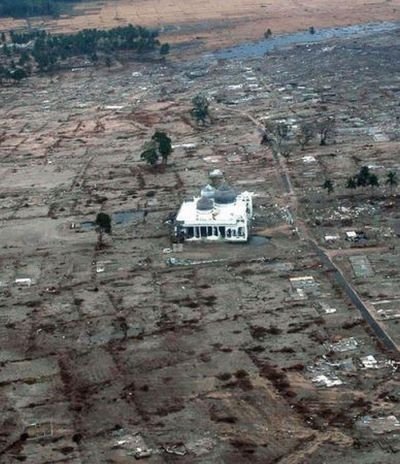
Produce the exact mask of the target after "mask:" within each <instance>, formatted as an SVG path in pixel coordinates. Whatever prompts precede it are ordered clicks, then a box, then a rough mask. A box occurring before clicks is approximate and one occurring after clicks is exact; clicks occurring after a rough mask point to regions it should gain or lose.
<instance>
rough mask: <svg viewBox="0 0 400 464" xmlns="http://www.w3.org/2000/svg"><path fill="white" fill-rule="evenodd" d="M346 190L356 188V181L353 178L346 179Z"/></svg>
mask: <svg viewBox="0 0 400 464" xmlns="http://www.w3.org/2000/svg"><path fill="white" fill-rule="evenodd" d="M346 188H348V189H352V190H355V189H356V188H357V181H356V179H355V178H354V176H351V177H349V178H348V179H347V184H346Z"/></svg>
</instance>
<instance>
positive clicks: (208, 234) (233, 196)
mask: <svg viewBox="0 0 400 464" xmlns="http://www.w3.org/2000/svg"><path fill="white" fill-rule="evenodd" d="M252 215H253V204H252V193H250V192H243V193H240V194H237V193H236V192H235V191H234V190H233V189H232V188H231V187H229V186H228V185H226V184H223V185H221V186H220V187H219V188H217V189H214V188H213V187H211V186H210V185H207V186H206V187H204V188H203V189H202V190H201V195H200V197H195V198H193V200H189V201H185V202H183V203H182V205H181V207H180V209H179V212H178V214H177V217H176V220H175V235H176V237H178V238H179V239H183V240H222V241H226V242H246V241H247V240H248V238H249V233H250V224H251V218H252Z"/></svg>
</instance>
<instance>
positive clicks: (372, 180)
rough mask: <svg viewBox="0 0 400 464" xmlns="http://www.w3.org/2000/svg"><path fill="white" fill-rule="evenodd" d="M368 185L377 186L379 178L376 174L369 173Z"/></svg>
mask: <svg viewBox="0 0 400 464" xmlns="http://www.w3.org/2000/svg"><path fill="white" fill-rule="evenodd" d="M368 185H369V186H370V187H371V188H372V189H373V188H374V187H379V179H378V176H377V175H376V174H370V175H369V178H368Z"/></svg>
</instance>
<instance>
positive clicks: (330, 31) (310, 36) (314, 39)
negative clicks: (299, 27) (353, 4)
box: [212, 22, 400, 60]
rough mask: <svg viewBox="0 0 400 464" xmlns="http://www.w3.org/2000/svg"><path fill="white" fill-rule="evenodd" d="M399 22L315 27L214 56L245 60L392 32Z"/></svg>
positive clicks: (273, 37) (238, 46)
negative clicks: (300, 46) (287, 48)
mask: <svg viewBox="0 0 400 464" xmlns="http://www.w3.org/2000/svg"><path fill="white" fill-rule="evenodd" d="M399 27H400V23H398V22H382V23H368V24H356V25H353V26H345V27H334V28H327V29H315V30H314V31H313V32H311V31H310V30H309V31H302V32H295V33H294V34H284V35H277V36H271V37H269V38H267V39H263V40H259V41H257V42H250V43H242V44H240V45H237V46H235V47H229V48H224V49H221V50H218V51H217V52H215V53H214V54H213V55H212V56H213V57H214V58H217V59H225V60H226V59H235V60H243V59H246V58H256V57H261V56H263V55H265V54H266V53H268V52H270V51H272V50H276V49H279V48H284V47H288V46H293V45H306V44H313V43H321V42H325V41H329V40H332V39H351V38H359V37H363V36H368V35H373V34H378V33H382V32H390V31H394V30H396V29H398V28H399Z"/></svg>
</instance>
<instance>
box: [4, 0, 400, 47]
mask: <svg viewBox="0 0 400 464" xmlns="http://www.w3.org/2000/svg"><path fill="white" fill-rule="evenodd" d="M65 13H66V14H64V15H62V16H61V17H60V18H58V19H56V20H54V19H51V18H32V19H30V20H29V24H28V25H29V26H31V27H39V28H46V29H47V30H49V31H52V32H54V33H57V32H70V31H78V30H80V29H83V28H110V27H116V26H121V25H126V24H128V23H132V24H135V25H141V26H148V27H156V28H159V29H160V30H161V31H162V33H163V39H164V40H165V41H169V42H171V43H182V42H183V43H189V44H192V45H193V46H195V48H196V49H197V50H206V49H207V50H212V49H215V48H217V47H225V46H229V45H233V44H237V43H239V42H243V41H248V40H258V39H261V38H262V37H263V36H264V33H265V32H266V31H267V29H271V31H272V32H273V34H279V33H283V32H294V31H301V30H308V29H309V27H311V26H313V27H315V28H316V29H320V28H326V27H335V26H347V25H350V24H358V23H366V22H371V21H393V20H396V19H398V18H399V17H400V16H399V15H400V0H378V1H374V0H352V1H351V2H348V1H346V0H336V1H335V2H329V1H326V0H301V1H298V0H270V1H268V2H263V1H254V0H229V1H227V0H214V1H212V2H210V1H205V0H202V1H201V2H199V1H193V0H190V1H187V0H186V1H185V0H173V1H171V0H168V1H165V0H140V1H138V0H135V1H133V0H102V1H95V0H94V1H89V2H83V3H79V4H77V5H75V6H74V8H73V9H72V8H71V9H69V10H67V11H66V12H65ZM26 26H27V22H26V21H25V20H12V19H10V18H4V19H1V18H0V30H10V29H19V28H25V27H26Z"/></svg>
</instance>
